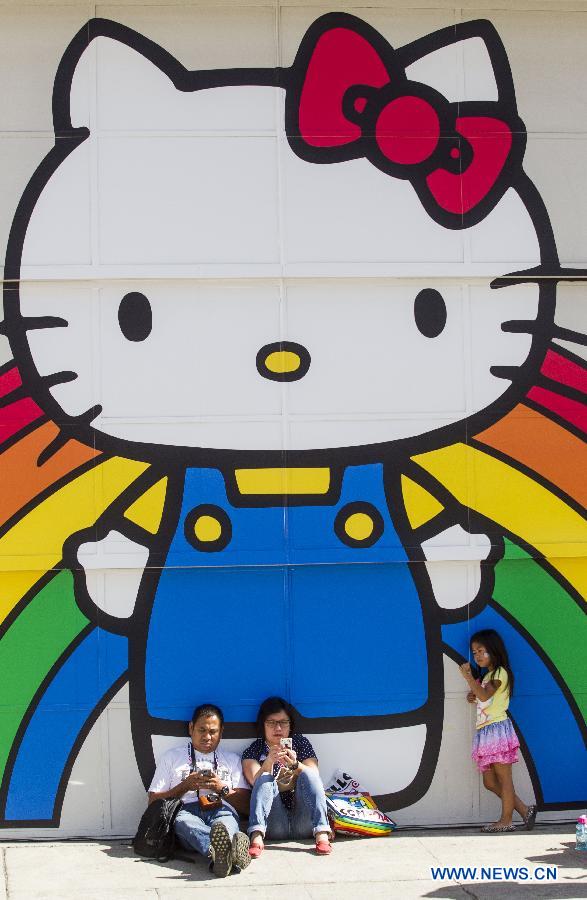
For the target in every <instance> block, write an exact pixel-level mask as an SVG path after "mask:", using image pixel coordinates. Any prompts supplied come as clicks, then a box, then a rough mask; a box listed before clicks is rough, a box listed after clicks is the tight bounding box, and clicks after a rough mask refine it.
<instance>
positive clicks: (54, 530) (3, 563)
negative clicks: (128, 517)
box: [0, 457, 148, 622]
mask: <svg viewBox="0 0 587 900" xmlns="http://www.w3.org/2000/svg"><path fill="white" fill-rule="evenodd" d="M147 468H148V464H147V463H138V462H133V461H131V460H128V459H120V458H118V457H115V458H114V459H109V460H106V462H103V463H101V464H99V465H97V466H94V467H93V468H92V469H90V470H89V471H88V472H85V473H84V474H83V475H80V476H79V478H76V479H74V480H73V481H70V482H69V483H68V484H66V485H64V487H62V488H60V490H58V491H56V493H55V494H52V495H51V496H50V497H47V499H46V500H43V502H42V503H39V505H38V506H36V507H35V508H34V509H32V510H31V512H29V513H28V514H27V515H25V516H24V517H23V518H22V519H21V520H20V521H19V522H17V524H16V525H14V527H13V528H11V529H10V531H7V532H6V534H5V535H4V536H3V537H2V538H0V569H1V570H2V580H1V585H0V622H2V621H3V620H4V619H5V618H6V616H7V615H8V613H9V612H10V611H11V609H12V608H13V607H14V606H15V605H16V604H17V603H18V601H19V600H20V598H21V597H22V596H23V595H24V594H26V592H27V591H28V590H30V588H32V586H33V585H34V584H35V583H36V582H37V581H38V580H39V579H40V578H42V576H43V575H44V574H45V572H47V571H49V569H52V568H54V567H55V566H56V565H57V563H59V562H60V560H61V558H62V555H63V543H64V541H65V540H66V539H67V538H68V537H69V536H70V535H72V534H74V532H76V531H81V530H82V529H83V528H88V527H89V526H90V525H92V524H93V523H94V522H95V521H96V519H97V518H98V516H100V515H101V514H102V513H103V512H104V510H105V509H107V507H108V506H110V504H111V503H113V502H114V500H116V498H117V497H118V496H119V495H120V494H121V493H122V491H123V490H124V489H125V488H126V487H128V485H129V484H131V482H133V481H134V480H135V478H138V476H139V475H141V474H142V473H143V472H144V471H145V470H146V469H147ZM4 573H11V574H10V575H8V576H6V575H5V574H4Z"/></svg>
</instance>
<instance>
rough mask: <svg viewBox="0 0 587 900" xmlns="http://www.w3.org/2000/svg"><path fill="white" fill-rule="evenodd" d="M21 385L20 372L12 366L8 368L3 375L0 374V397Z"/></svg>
mask: <svg viewBox="0 0 587 900" xmlns="http://www.w3.org/2000/svg"><path fill="white" fill-rule="evenodd" d="M21 386H22V381H21V378H20V372H19V371H18V369H17V368H16V366H14V367H13V368H12V369H8V371H7V372H5V373H4V375H0V397H5V396H6V394H11V393H12V392H13V391H15V390H16V389H17V388H19V387H21Z"/></svg>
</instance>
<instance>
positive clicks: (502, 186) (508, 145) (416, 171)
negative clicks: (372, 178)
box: [288, 23, 524, 227]
mask: <svg viewBox="0 0 587 900" xmlns="http://www.w3.org/2000/svg"><path fill="white" fill-rule="evenodd" d="M360 25H362V26H363V29H362V30H365V31H367V32H370V33H371V34H372V35H373V34H374V35H376V32H373V30H372V29H370V28H369V27H368V26H366V25H365V24H364V23H360ZM307 38H308V39H309V38H310V35H308V36H307ZM376 39H377V44H378V46H379V48H380V49H379V50H377V49H376V48H375V47H374V46H373V43H372V42H371V41H370V40H368V39H367V38H366V37H364V36H363V35H362V34H359V33H358V31H356V30H354V29H353V28H348V27H332V28H328V29H326V30H324V31H322V33H321V34H320V36H319V37H318V39H317V40H316V39H312V41H311V43H312V47H311V50H310V52H308V49H307V46H306V47H305V48H304V47H303V45H302V48H300V53H299V54H298V58H297V59H296V62H295V63H294V72H295V71H296V68H297V71H298V73H299V67H300V66H301V67H302V71H301V74H298V76H297V79H296V78H295V77H294V90H293V96H292V98H291V100H293V102H294V104H295V106H296V108H295V109H291V110H290V111H289V114H288V118H289V121H290V123H291V124H292V130H291V131H290V142H291V144H292V146H293V147H294V149H295V150H296V152H297V153H299V155H301V156H303V157H304V158H305V159H308V160H310V161H312V162H335V161H340V160H343V159H353V158H357V157H359V156H366V157H367V158H368V159H370V160H371V162H372V163H374V164H375V165H376V166H378V167H379V168H380V169H382V170H383V171H385V172H387V173H388V174H390V175H393V176H395V177H396V178H406V179H409V180H410V181H411V182H412V184H413V185H414V188H415V189H416V191H417V193H418V195H419V197H420V199H421V200H422V202H423V204H424V206H425V207H426V209H427V211H428V212H429V213H430V215H432V216H433V218H435V219H437V220H438V221H440V222H441V223H442V224H444V225H447V226H448V227H462V226H463V225H465V224H472V222H474V221H479V220H480V219H482V218H483V217H484V216H485V215H486V214H487V212H488V211H489V210H490V209H491V208H493V206H494V205H495V203H497V201H498V200H499V199H500V197H501V196H502V195H503V193H504V191H505V190H506V188H507V187H508V185H509V182H508V181H507V179H506V178H505V171H510V170H511V169H512V165H511V164H510V165H509V166H508V167H507V169H506V163H507V162H508V159H509V160H510V162H511V157H512V155H513V154H512V148H513V146H514V133H515V132H516V131H519V133H520V141H519V142H517V145H518V146H519V147H520V148H521V150H522V152H523V137H524V128H523V125H522V123H521V122H520V120H519V119H518V118H517V116H516V115H515V112H514V114H513V115H511V114H509V115H506V113H505V111H504V109H503V105H502V104H499V103H495V102H493V103H491V102H487V103H478V102H475V103H461V104H456V103H449V102H448V101H447V100H446V98H445V97H443V96H442V94H440V93H438V91H435V90H433V89H432V88H430V87H428V86H427V85H424V84H420V83H418V82H413V81H409V80H408V79H407V77H406V74H405V70H404V68H403V66H401V64H400V62H399V54H398V53H396V52H395V51H394V50H393V49H392V48H391V47H390V46H389V45H386V44H385V42H384V40H383V38H382V37H381V36H380V35H376ZM383 56H384V57H385V59H386V62H384V61H383ZM306 61H307V62H306ZM296 82H297V84H296ZM300 84H301V87H298V89H297V90H296V87H297V86H298V85H300ZM465 111H466V112H471V113H474V114H471V115H464V114H463V112H465ZM489 112H491V113H492V115H489V114H487V113H489ZM509 112H510V111H509V110H508V113H509ZM506 118H507V121H506ZM510 122H511V123H512V124H510ZM292 135H294V137H293V138H292ZM500 176H502V177H501V178H500Z"/></svg>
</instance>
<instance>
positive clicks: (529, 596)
mask: <svg viewBox="0 0 587 900" xmlns="http://www.w3.org/2000/svg"><path fill="white" fill-rule="evenodd" d="M505 543H506V555H507V557H508V558H507V559H502V560H500V562H498V563H497V565H496V567H495V589H494V591H493V597H494V599H495V600H496V601H497V603H499V605H500V606H502V607H503V609H505V610H506V611H507V612H508V613H509V614H510V615H511V616H513V618H514V619H516V620H517V621H518V622H519V623H520V625H522V627H523V628H525V629H526V631H527V632H528V634H530V635H531V636H532V637H533V638H534V640H535V641H536V642H537V643H538V644H539V645H540V646H541V647H542V649H543V650H544V653H545V654H546V656H547V657H549V659H550V660H551V662H552V663H553V665H554V666H555V667H556V668H557V669H558V671H559V673H560V674H561V676H562V678H563V680H564V681H565V682H566V684H567V687H568V689H569V690H570V692H571V693H572V695H573V697H574V698H575V701H576V703H577V706H578V707H579V709H580V710H581V713H582V715H583V717H585V716H586V715H587V653H586V651H585V648H586V647H587V616H585V613H584V612H583V610H581V609H579V606H578V605H577V603H576V602H575V600H574V599H573V598H572V597H571V596H570V595H569V594H568V593H567V592H566V591H565V589H564V588H563V587H561V585H560V584H559V583H558V582H557V581H555V580H554V578H553V577H552V576H551V575H549V574H548V572H546V571H545V570H544V569H543V568H542V567H541V566H540V565H539V564H538V562H537V561H536V560H534V559H532V558H531V557H530V556H528V554H527V553H525V551H524V550H522V549H521V548H520V547H518V546H516V545H515V544H512V543H511V542H510V541H507V540H506V542H505Z"/></svg>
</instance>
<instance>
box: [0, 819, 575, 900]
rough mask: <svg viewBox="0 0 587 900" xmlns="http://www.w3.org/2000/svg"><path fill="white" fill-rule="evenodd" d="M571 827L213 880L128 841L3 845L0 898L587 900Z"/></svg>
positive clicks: (417, 840) (365, 846)
mask: <svg viewBox="0 0 587 900" xmlns="http://www.w3.org/2000/svg"><path fill="white" fill-rule="evenodd" d="M574 845H575V841H574V828H573V826H572V825H568V826H567V825H564V826H563V825H550V826H549V825H545V826H542V827H541V826H537V827H536V829H535V830H534V831H533V832H531V833H528V832H526V831H523V830H520V831H519V832H516V833H514V834H509V835H503V836H495V835H482V834H480V832H479V830H478V829H472V828H471V829H466V830H457V829H446V830H434V831H433V830H429V831H411V832H397V833H395V834H394V835H392V836H391V837H388V838H370V839H368V838H351V837H346V838H339V839H337V841H336V843H335V847H334V852H333V853H332V855H331V856H330V857H327V858H324V859H323V858H318V857H316V856H315V855H314V854H313V853H312V852H311V843H310V842H309V841H304V842H295V843H283V844H274V845H272V846H271V845H270V846H269V847H268V848H267V849H266V850H265V852H264V854H263V855H262V857H261V858H260V859H258V860H255V861H254V862H252V863H251V865H250V866H249V867H248V868H247V869H246V870H245V871H244V872H242V873H240V874H237V875H231V876H229V877H228V878H226V879H217V878H215V877H214V876H213V875H211V874H210V873H209V872H208V869H207V866H206V864H205V863H204V861H203V860H202V859H201V858H199V859H197V860H196V861H195V862H188V861H187V860H186V861H184V860H178V859H175V860H172V861H171V862H169V863H166V864H160V863H155V862H151V861H150V860H142V859H138V858H137V857H135V856H134V855H133V852H132V849H131V847H130V843H129V841H128V840H120V841H114V840H112V841H104V840H101V841H84V842H82V841H66V842H65V841H64V842H54V843H51V842H46V843H24V842H23V843H16V842H6V843H3V844H0V849H1V851H2V867H3V871H2V877H1V878H0V900H69V898H71V900H73V898H74V897H75V898H78V897H82V898H84V900H86V898H88V900H130V898H132V900H187V898H188V897H194V898H195V900H201V898H203V897H208V896H210V897H214V898H216V900H220V898H224V897H226V898H234V900H351V898H352V900H359V898H363V897H366V898H369V900H379V898H392V900H395V898H397V900H412V898H417V897H430V898H438V900H445V898H446V900H452V898H454V900H461V898H462V900H467V898H479V900H501V898H509V897H522V896H523V897H525V898H527V900H534V898H553V900H556V898H564V900H575V898H583V897H585V898H587V852H585V853H583V852H578V851H576V850H575V849H574ZM431 866H478V867H481V866H488V867H495V866H518V867H520V866H527V867H528V869H529V872H530V874H532V873H533V871H534V868H535V867H536V866H558V878H557V881H548V882H547V881H546V880H544V881H542V882H538V881H533V882H527V883H525V884H523V883H518V884H516V883H504V882H503V881H497V882H493V883H481V882H478V881H474V880H473V879H472V878H471V877H470V876H468V877H466V876H464V877H458V878H454V877H453V878H452V879H448V880H446V881H443V882H440V881H433V880H432V876H431V873H430V867H431Z"/></svg>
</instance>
